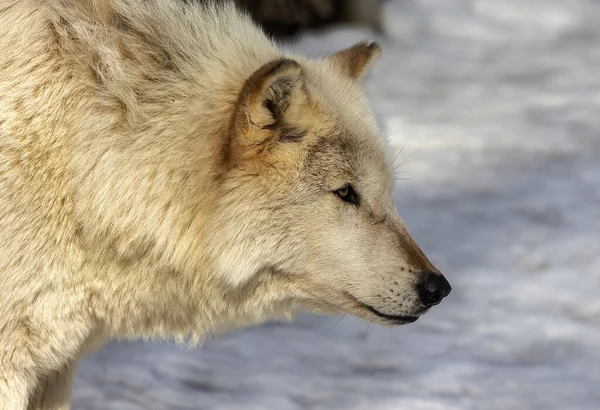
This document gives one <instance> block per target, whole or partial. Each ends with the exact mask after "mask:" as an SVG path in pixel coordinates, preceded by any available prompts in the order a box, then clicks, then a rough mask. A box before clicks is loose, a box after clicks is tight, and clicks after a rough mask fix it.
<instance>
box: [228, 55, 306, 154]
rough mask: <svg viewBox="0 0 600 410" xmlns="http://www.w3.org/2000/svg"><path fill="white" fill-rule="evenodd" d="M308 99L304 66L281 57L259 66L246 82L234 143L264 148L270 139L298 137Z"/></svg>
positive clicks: (239, 146) (249, 148)
mask: <svg viewBox="0 0 600 410" xmlns="http://www.w3.org/2000/svg"><path fill="white" fill-rule="evenodd" d="M308 103H309V95H308V91H307V88H306V82H305V76H304V72H303V69H302V66H301V65H300V64H298V63H297V62H296V61H293V60H289V59H280V60H275V61H272V62H269V63H267V64H265V65H263V66H262V67H260V68H259V69H258V70H256V71H255V72H254V73H253V74H252V75H251V76H250V77H249V78H248V79H247V80H246V82H245V84H244V87H243V89H242V92H241V93H240V95H239V98H238V101H237V104H236V107H235V109H234V116H233V121H232V128H231V132H232V137H231V138H232V143H233V146H234V147H235V148H237V149H238V151H239V150H241V151H246V152H245V153H246V154H247V155H248V154H254V153H257V152H261V151H263V150H264V149H265V148H266V146H268V144H269V143H275V142H278V141H299V140H300V139H302V137H303V135H304V133H305V131H303V130H302V128H301V127H300V125H299V124H300V123H301V118H302V114H303V112H304V111H305V108H306V107H307V105H308Z"/></svg>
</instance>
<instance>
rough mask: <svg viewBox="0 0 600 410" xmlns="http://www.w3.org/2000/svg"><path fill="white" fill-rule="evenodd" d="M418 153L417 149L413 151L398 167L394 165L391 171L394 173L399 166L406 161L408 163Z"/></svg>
mask: <svg viewBox="0 0 600 410" xmlns="http://www.w3.org/2000/svg"><path fill="white" fill-rule="evenodd" d="M418 151H419V148H417V149H416V150H414V151H413V152H412V153H411V154H410V155H409V156H408V157H406V158H404V160H403V161H402V162H401V163H399V164H398V165H396V166H395V167H394V169H393V170H394V171H396V169H398V168H399V167H400V166H402V165H404V164H405V163H406V161H408V160H409V159H410V158H411V157H412V156H413V155H414V154H416V153H417V152H418Z"/></svg>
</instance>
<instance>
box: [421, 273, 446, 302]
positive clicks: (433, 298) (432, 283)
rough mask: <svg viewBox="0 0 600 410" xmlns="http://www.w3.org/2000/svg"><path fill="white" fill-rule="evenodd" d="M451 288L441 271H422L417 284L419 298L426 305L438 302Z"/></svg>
mask: <svg viewBox="0 0 600 410" xmlns="http://www.w3.org/2000/svg"><path fill="white" fill-rule="evenodd" d="M451 290H452V286H450V283H449V282H448V281H447V280H446V278H445V277H444V275H442V274H441V273H435V272H423V273H421V278H420V280H419V283H418V284H417V291H418V293H419V298H420V299H421V302H422V303H423V304H424V305H425V306H426V307H431V306H435V305H437V304H439V303H440V302H441V301H442V299H444V298H445V297H446V296H448V294H449V293H450V291H451Z"/></svg>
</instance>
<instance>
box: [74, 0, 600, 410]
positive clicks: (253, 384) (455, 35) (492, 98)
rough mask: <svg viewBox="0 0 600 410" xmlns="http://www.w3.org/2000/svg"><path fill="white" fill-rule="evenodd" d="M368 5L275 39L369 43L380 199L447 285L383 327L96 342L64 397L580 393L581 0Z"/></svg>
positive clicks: (584, 166)
mask: <svg viewBox="0 0 600 410" xmlns="http://www.w3.org/2000/svg"><path fill="white" fill-rule="evenodd" d="M385 20H386V26H387V27H388V36H387V37H386V38H377V37H376V36H375V35H374V34H372V33H370V32H366V31H364V30H361V29H359V28H349V27H338V28H335V29H332V30H329V31H328V32H323V33H318V34H309V35H306V36H305V37H304V38H303V39H302V40H301V41H300V43H298V44H296V45H295V47H296V48H299V49H301V50H305V51H307V52H309V53H311V54H323V53H326V52H330V51H334V50H337V49H339V48H341V47H345V46H347V45H351V44H352V43H353V42H355V41H358V40H361V39H363V38H365V37H368V38H377V39H378V40H379V41H381V42H382V44H383V48H384V53H383V56H382V59H381V60H380V62H378V63H377V65H376V66H375V67H374V69H373V72H372V75H371V76H370V77H369V79H368V82H367V84H368V85H367V88H368V91H369V95H370V98H371V100H372V101H373V106H374V108H375V110H376V112H377V114H378V118H379V120H380V122H381V125H382V128H383V129H384V130H385V134H386V135H387V136H388V138H389V141H390V145H391V149H393V150H394V154H395V153H397V152H398V151H399V150H400V148H401V147H402V146H404V145H405V144H406V145H405V147H404V149H403V151H402V152H401V153H400V155H399V157H398V162H399V163H400V162H402V160H404V159H406V161H405V162H404V163H403V164H402V165H401V166H400V167H399V168H398V172H399V175H398V177H399V178H408V179H409V181H407V180H404V179H399V181H398V184H397V190H396V201H397V204H398V207H399V209H400V213H401V215H402V216H403V218H404V219H405V221H406V223H407V225H408V227H409V229H410V230H411V232H412V234H413V236H414V237H415V239H416V240H417V242H418V243H419V244H420V245H421V246H422V248H423V249H424V250H425V252H426V253H427V254H428V255H429V256H430V258H431V259H432V260H433V261H434V262H435V263H436V265H437V266H438V267H439V268H440V269H441V270H442V271H443V272H444V273H445V274H446V276H447V277H448V278H449V280H450V282H451V283H452V285H453V287H454V290H453V292H452V294H451V295H450V296H449V297H448V298H447V299H446V300H445V301H444V302H443V303H442V304H441V305H440V306H438V307H436V308H434V309H433V310H432V311H431V312H430V313H428V314H427V315H425V316H424V317H422V318H421V319H420V320H419V321H418V322H416V323H414V324H411V325H408V326H404V327H400V328H394V329H391V330H388V329H383V328H379V327H374V326H373V325H369V324H367V323H365V322H362V321H360V320H359V319H356V318H353V317H350V316H346V317H344V318H343V319H342V320H341V321H339V323H338V318H328V317H319V316H313V315H310V314H299V315H298V317H297V318H296V320H295V321H294V322H293V323H292V324H287V323H268V324H266V325H264V326H261V327H257V328H251V329H246V330H242V331H239V332H236V333H231V334H229V335H226V336H225V337H220V338H217V339H211V340H208V341H206V342H205V343H204V345H203V346H202V347H200V348H197V349H194V350H186V349H183V348H180V347H177V346H173V345H168V344H144V343H142V342H139V343H111V344H110V345H108V346H107V347H105V348H104V349H102V350H101V351H100V352H99V353H97V354H96V355H94V356H92V357H90V358H88V359H86V360H84V361H83V362H82V364H81V368H80V371H79V373H78V375H77V378H76V383H75V390H74V408H75V409H91V410H93V409H124V410H128V409H211V410H233V409H246V410H259V409H261V410H263V409H274V410H297V409H298V410H299V409H331V410H363V409H365V410H401V409H407V410H470V409H473V410H481V409H490V410H494V409H498V410H512V409H515V410H522V409H531V410H533V409H540V410H552V409H556V410H564V409H577V410H592V409H598V408H600V389H599V388H598V386H600V296H599V295H600V240H599V238H600V236H599V234H600V161H599V160H600V115H599V114H598V113H599V112H600V3H599V2H597V1H595V0H570V1H569V2H566V1H562V0H528V1H522V0H503V1H501V2H500V1H497V2H492V1H485V0H471V1H468V0H453V1H449V0H421V1H418V2H416V1H414V2H413V1H401V0H396V1H391V2H389V3H386V9H385ZM411 136H412V137H411Z"/></svg>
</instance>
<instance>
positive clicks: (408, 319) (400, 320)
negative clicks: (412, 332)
mask: <svg viewBox="0 0 600 410" xmlns="http://www.w3.org/2000/svg"><path fill="white" fill-rule="evenodd" d="M346 296H348V297H349V298H350V299H352V300H353V301H354V302H355V303H356V304H357V305H359V307H361V308H363V309H366V310H368V311H369V312H371V313H373V314H374V315H375V316H379V317H380V318H383V319H386V320H388V321H390V322H392V323H396V324H404V323H412V322H416V321H417V319H418V318H419V316H404V315H390V314H387V313H383V312H380V311H379V310H377V309H375V308H374V307H373V306H371V305H367V304H366V303H364V302H361V301H360V300H358V299H357V298H356V297H354V296H353V295H351V294H350V293H348V292H346Z"/></svg>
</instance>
